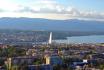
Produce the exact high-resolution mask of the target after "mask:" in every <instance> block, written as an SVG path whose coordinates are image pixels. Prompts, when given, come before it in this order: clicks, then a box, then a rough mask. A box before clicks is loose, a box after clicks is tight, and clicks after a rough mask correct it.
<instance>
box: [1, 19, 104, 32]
mask: <svg viewBox="0 0 104 70" xmlns="http://www.w3.org/2000/svg"><path fill="white" fill-rule="evenodd" d="M0 29H19V30H46V31H48V30H59V31H103V30H104V21H95V20H78V19H69V20H50V19H42V18H24V17H21V18H8V17H5V18H0Z"/></svg>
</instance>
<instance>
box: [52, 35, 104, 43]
mask: <svg viewBox="0 0 104 70" xmlns="http://www.w3.org/2000/svg"><path fill="white" fill-rule="evenodd" d="M54 41H55V42H58V43H71V44H72V43H77V44H78V43H104V35H91V36H73V37H67V40H54Z"/></svg>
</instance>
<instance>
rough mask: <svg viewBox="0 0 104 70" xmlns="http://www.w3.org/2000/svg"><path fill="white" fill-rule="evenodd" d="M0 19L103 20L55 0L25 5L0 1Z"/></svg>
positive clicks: (5, 0) (94, 14) (100, 14)
mask: <svg viewBox="0 0 104 70" xmlns="http://www.w3.org/2000/svg"><path fill="white" fill-rule="evenodd" d="M0 17H31V18H47V19H73V18H75V19H99V20H103V19H104V13H99V12H94V11H88V12H87V11H79V10H78V9H76V8H73V7H71V6H65V5H62V4H59V3H57V2H56V1H55V0H30V1H29V2H25V3H21V2H13V1H12V0H0Z"/></svg>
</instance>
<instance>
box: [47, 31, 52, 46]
mask: <svg viewBox="0 0 104 70" xmlns="http://www.w3.org/2000/svg"><path fill="white" fill-rule="evenodd" d="M48 44H52V32H50V36H49V40H48Z"/></svg>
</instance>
